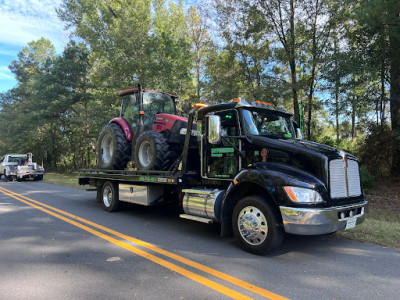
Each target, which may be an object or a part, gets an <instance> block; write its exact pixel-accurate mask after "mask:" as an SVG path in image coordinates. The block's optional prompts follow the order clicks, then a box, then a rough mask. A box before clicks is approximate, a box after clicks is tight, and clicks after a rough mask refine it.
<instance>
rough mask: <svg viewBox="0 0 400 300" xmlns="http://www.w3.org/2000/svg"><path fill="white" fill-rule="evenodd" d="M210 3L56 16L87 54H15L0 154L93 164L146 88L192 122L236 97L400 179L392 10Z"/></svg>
mask: <svg viewBox="0 0 400 300" xmlns="http://www.w3.org/2000/svg"><path fill="white" fill-rule="evenodd" d="M212 3H213V6H212V7H210V5H208V4H209V3H208V2H207V3H205V2H204V3H203V2H201V3H198V4H197V6H191V7H189V8H185V6H184V2H183V1H182V0H180V1H179V2H178V3H177V2H176V1H167V0H124V1H97V0H63V2H62V5H61V7H60V9H58V15H59V17H60V18H61V19H62V20H63V21H65V22H66V24H67V26H69V27H70V28H71V29H72V30H73V33H74V35H75V36H76V37H78V38H79V40H80V41H83V43H74V42H70V43H69V44H68V45H67V46H66V48H65V49H64V52H63V53H62V54H59V55H56V53H55V48H54V46H53V45H52V43H51V41H48V40H46V39H44V38H42V39H39V40H38V41H32V42H30V43H28V45H27V46H26V47H24V48H23V49H22V50H21V51H20V53H19V54H18V58H17V59H16V60H15V61H13V62H12V63H11V65H10V70H11V71H12V72H13V73H14V74H15V76H16V79H17V80H18V85H17V87H16V88H14V89H12V90H10V91H8V92H6V93H3V94H0V110H1V111H0V151H1V152H10V151H15V152H28V151H31V152H33V153H34V154H35V155H36V159H37V160H39V161H41V162H44V163H45V165H46V166H47V167H48V168H52V169H61V168H63V169H76V168H79V167H82V166H90V165H93V164H94V163H95V152H94V150H95V149H93V147H92V145H95V144H96V140H97V134H98V131H99V130H100V129H101V127H102V126H103V125H104V124H105V123H106V122H108V120H109V119H111V118H112V117H115V116H117V115H118V109H119V106H120V99H119V97H118V96H117V92H118V91H120V90H124V89H126V88H130V87H133V86H136V84H138V83H141V84H142V86H143V87H145V88H151V89H161V90H164V91H166V92H170V93H173V94H176V95H178V96H179V99H180V100H179V103H178V107H179V108H180V109H181V110H182V111H184V112H187V110H188V108H189V107H191V105H192V104H193V103H194V102H198V101H202V102H209V103H217V102H222V101H227V100H230V99H231V98H234V97H238V96H240V97H245V98H246V99H248V100H263V101H267V102H271V103H273V104H275V105H278V106H283V107H285V108H286V109H288V110H290V111H293V112H294V113H295V116H296V117H297V118H298V117H299V116H300V114H301V116H302V120H301V124H302V128H303V131H304V133H305V134H306V137H307V138H308V139H310V140H315V141H318V142H322V143H324V144H327V145H330V146H333V147H336V148H339V149H343V150H346V151H349V152H351V153H353V154H356V155H359V156H360V159H361V163H362V164H363V165H364V167H365V170H368V171H369V172H371V174H372V175H374V176H384V175H387V174H389V173H390V171H392V172H395V169H396V167H397V168H398V169H399V170H400V152H399V151H400V138H399V137H400V102H398V101H396V99H399V98H400V80H399V78H400V52H399V51H400V50H399V49H400V33H399V32H400V31H399V30H398V28H399V25H400V17H399V16H400V5H399V2H398V1H395V0H389V1H386V0H362V1H361V2H359V3H358V2H357V3H356V2H354V1H318V0H311V1H303V2H301V1H283V0H265V1H264V0H255V1H250V2H249V1H244V0H217V1H213V2H212ZM292 4H293V5H292ZM390 99H392V101H390ZM300 109H301V110H300ZM372 120H373V121H374V123H375V124H376V125H375V127H376V128H375V127H374V126H372V125H371V126H370V127H369V130H368V132H366V129H365V128H366V124H369V123H371V122H372ZM389 120H390V122H391V123H390V126H391V127H392V129H390V128H389V127H388V126H389V124H388V121H389ZM366 134H367V136H366V137H365V135H366ZM362 172H364V171H362ZM367 177H368V176H367Z"/></svg>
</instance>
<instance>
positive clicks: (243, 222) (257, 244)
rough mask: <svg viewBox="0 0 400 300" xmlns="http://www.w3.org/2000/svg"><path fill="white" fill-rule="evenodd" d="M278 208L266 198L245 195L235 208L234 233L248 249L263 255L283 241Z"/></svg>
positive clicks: (242, 245) (243, 246)
mask: <svg viewBox="0 0 400 300" xmlns="http://www.w3.org/2000/svg"><path fill="white" fill-rule="evenodd" d="M278 220H279V217H278V213H277V211H276V209H274V207H273V206H272V205H271V204H270V203H269V202H268V201H266V200H265V199H264V198H262V197H257V196H249V197H245V198H244V199H243V200H241V201H239V202H238V203H237V205H236V207H235V208H234V210H233V217H232V226H233V233H234V235H235V237H236V239H237V240H238V242H239V245H240V246H241V247H242V248H243V249H244V250H246V251H248V252H251V253H254V254H258V255H263V254H267V253H269V252H271V251H272V250H274V249H276V248H277V247H278V246H280V244H281V243H282V242H283V238H284V232H283V229H282V227H280V226H279V223H278Z"/></svg>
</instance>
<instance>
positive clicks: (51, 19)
mask: <svg viewBox="0 0 400 300" xmlns="http://www.w3.org/2000/svg"><path fill="white" fill-rule="evenodd" d="M60 3H61V0H0V93H1V92H5V91H7V90H9V89H11V88H13V87H14V86H15V85H16V84H17V82H16V80H15V78H14V74H12V73H11V72H10V70H9V69H8V66H9V65H10V64H11V62H12V61H13V60H15V59H17V54H18V52H19V51H21V50H22V48H23V47H25V46H26V45H27V44H28V43H29V42H31V41H34V40H38V39H40V38H41V37H44V38H46V39H48V40H50V41H51V42H52V43H53V45H54V46H55V47H56V51H57V53H62V51H63V49H64V46H65V45H66V44H67V42H68V32H67V31H65V30H64V27H65V26H64V24H63V23H62V22H61V20H59V19H58V17H57V14H56V11H55V9H56V8H57V7H58V6H59V5H60Z"/></svg>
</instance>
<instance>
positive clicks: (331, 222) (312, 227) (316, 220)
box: [279, 201, 368, 235]
mask: <svg viewBox="0 0 400 300" xmlns="http://www.w3.org/2000/svg"><path fill="white" fill-rule="evenodd" d="M279 208H280V211H281V214H282V220H283V227H284V229H285V231H286V232H287V233H293V234H300V235H318V234H326V233H331V232H335V231H338V230H343V229H346V228H347V227H354V225H358V224H361V223H362V222H364V220H365V217H366V215H367V213H368V201H363V202H362V203H358V204H352V205H345V206H336V207H330V208H298V207H287V206H280V207H279Z"/></svg>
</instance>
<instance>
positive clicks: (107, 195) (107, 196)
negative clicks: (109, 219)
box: [103, 186, 113, 207]
mask: <svg viewBox="0 0 400 300" xmlns="http://www.w3.org/2000/svg"><path fill="white" fill-rule="evenodd" d="M112 198H113V194H112V190H111V188H110V187H109V186H106V187H105V188H104V190H103V203H104V205H105V206H106V207H110V205H111V202H112Z"/></svg>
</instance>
